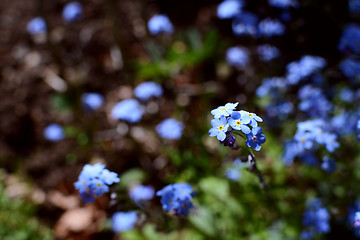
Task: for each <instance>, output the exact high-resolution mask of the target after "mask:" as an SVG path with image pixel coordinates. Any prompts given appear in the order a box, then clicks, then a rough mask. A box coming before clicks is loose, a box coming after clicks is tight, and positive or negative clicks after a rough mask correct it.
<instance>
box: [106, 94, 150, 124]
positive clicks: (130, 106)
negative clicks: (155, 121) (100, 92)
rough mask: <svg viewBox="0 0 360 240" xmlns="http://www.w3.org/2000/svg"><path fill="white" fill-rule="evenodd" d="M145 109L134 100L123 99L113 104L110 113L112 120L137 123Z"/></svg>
mask: <svg viewBox="0 0 360 240" xmlns="http://www.w3.org/2000/svg"><path fill="white" fill-rule="evenodd" d="M144 112H145V109H144V107H143V106H142V105H140V103H139V102H138V101H137V100H135V99H132V98H130V99H125V100H123V101H121V102H118V103H117V104H115V106H114V107H113V109H112V111H111V117H112V118H113V119H121V120H124V121H127V122H129V123H136V122H139V121H140V120H141V118H142V115H143V114H144Z"/></svg>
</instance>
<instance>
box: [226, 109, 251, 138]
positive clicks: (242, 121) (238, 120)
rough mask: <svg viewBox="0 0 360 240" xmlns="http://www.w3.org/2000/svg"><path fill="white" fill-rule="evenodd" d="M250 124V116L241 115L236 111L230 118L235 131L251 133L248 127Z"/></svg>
mask: <svg viewBox="0 0 360 240" xmlns="http://www.w3.org/2000/svg"><path fill="white" fill-rule="evenodd" d="M249 123H250V116H249V115H247V114H240V112H237V111H234V112H233V113H232V114H231V118H229V124H230V126H231V127H232V128H233V129H235V130H241V131H242V132H243V133H245V134H249V133H250V128H249V127H248V126H247V125H246V124H249Z"/></svg>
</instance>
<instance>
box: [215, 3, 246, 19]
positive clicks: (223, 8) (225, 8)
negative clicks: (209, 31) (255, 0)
mask: <svg viewBox="0 0 360 240" xmlns="http://www.w3.org/2000/svg"><path fill="white" fill-rule="evenodd" d="M243 5H244V3H243V2H242V1H241V0H225V1H223V2H221V3H220V4H219V5H218V8H217V16H218V17H219V18H221V19H224V18H232V17H234V16H236V15H237V14H239V13H240V12H241V9H242V7H243Z"/></svg>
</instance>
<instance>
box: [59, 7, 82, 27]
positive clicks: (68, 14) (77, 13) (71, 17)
mask: <svg viewBox="0 0 360 240" xmlns="http://www.w3.org/2000/svg"><path fill="white" fill-rule="evenodd" d="M82 13H83V10H82V5H81V4H80V3H79V2H70V3H68V4H66V5H65V7H64V9H63V11H62V15H63V18H64V20H65V21H66V22H68V23H70V22H73V21H76V20H81V18H82Z"/></svg>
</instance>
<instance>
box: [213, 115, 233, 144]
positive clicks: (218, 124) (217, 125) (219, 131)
mask: <svg viewBox="0 0 360 240" xmlns="http://www.w3.org/2000/svg"><path fill="white" fill-rule="evenodd" d="M211 125H212V126H213V128H211V129H210V130H209V134H210V137H214V136H216V137H217V139H218V140H220V141H224V139H225V138H226V131H227V129H228V127H229V124H228V123H227V119H226V118H225V117H224V116H221V117H220V119H213V120H211Z"/></svg>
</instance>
